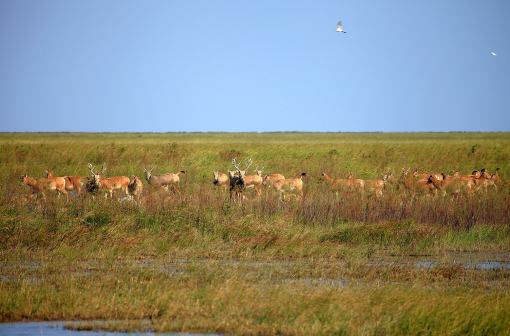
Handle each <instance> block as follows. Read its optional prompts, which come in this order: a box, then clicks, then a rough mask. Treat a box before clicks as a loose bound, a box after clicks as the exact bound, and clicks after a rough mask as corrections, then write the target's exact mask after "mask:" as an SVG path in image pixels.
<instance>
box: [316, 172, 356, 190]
mask: <svg viewBox="0 0 510 336" xmlns="http://www.w3.org/2000/svg"><path fill="white" fill-rule="evenodd" d="M321 179H322V180H323V181H324V182H326V184H327V185H328V186H329V187H330V188H331V189H333V190H334V191H336V192H337V190H338V189H349V190H351V189H352V190H357V191H363V188H364V187H365V182H364V181H363V180H360V179H355V178H354V176H353V175H352V174H350V175H349V177H348V178H346V179H332V178H331V177H329V176H328V175H327V174H326V173H322V175H321Z"/></svg>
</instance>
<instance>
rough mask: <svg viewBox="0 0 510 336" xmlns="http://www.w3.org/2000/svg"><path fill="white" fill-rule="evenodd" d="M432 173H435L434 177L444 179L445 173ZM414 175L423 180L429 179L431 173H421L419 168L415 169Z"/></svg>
mask: <svg viewBox="0 0 510 336" xmlns="http://www.w3.org/2000/svg"><path fill="white" fill-rule="evenodd" d="M432 175H434V177H435V178H436V179H438V180H442V179H443V175H441V174H432ZM413 176H414V177H416V178H418V179H419V180H421V181H428V179H429V176H430V174H426V173H423V174H420V173H419V172H418V169H415V170H414V171H413Z"/></svg>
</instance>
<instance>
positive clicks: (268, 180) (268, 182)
mask: <svg viewBox="0 0 510 336" xmlns="http://www.w3.org/2000/svg"><path fill="white" fill-rule="evenodd" d="M278 180H285V176H283V175H282V174H270V175H264V177H263V178H262V185H263V186H265V187H266V188H267V189H266V196H267V195H268V193H269V188H273V189H274V183H275V182H276V181H278Z"/></svg>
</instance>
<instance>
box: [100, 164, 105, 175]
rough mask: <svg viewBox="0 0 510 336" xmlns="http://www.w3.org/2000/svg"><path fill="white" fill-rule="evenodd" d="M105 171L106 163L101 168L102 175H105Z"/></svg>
mask: <svg viewBox="0 0 510 336" xmlns="http://www.w3.org/2000/svg"><path fill="white" fill-rule="evenodd" d="M105 170H106V162H105V163H103V166H102V167H101V174H102V173H104V171H105Z"/></svg>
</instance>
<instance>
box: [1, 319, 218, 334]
mask: <svg viewBox="0 0 510 336" xmlns="http://www.w3.org/2000/svg"><path fill="white" fill-rule="evenodd" d="M63 323H64V322H16V323H0V336H39V335H43V336H103V335H104V336H114V335H116V336H125V335H138V336H150V335H154V336H177V335H179V336H220V335H218V334H188V333H153V332H145V333H144V332H127V333H122V332H106V331H74V330H69V329H64V328H63Z"/></svg>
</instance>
